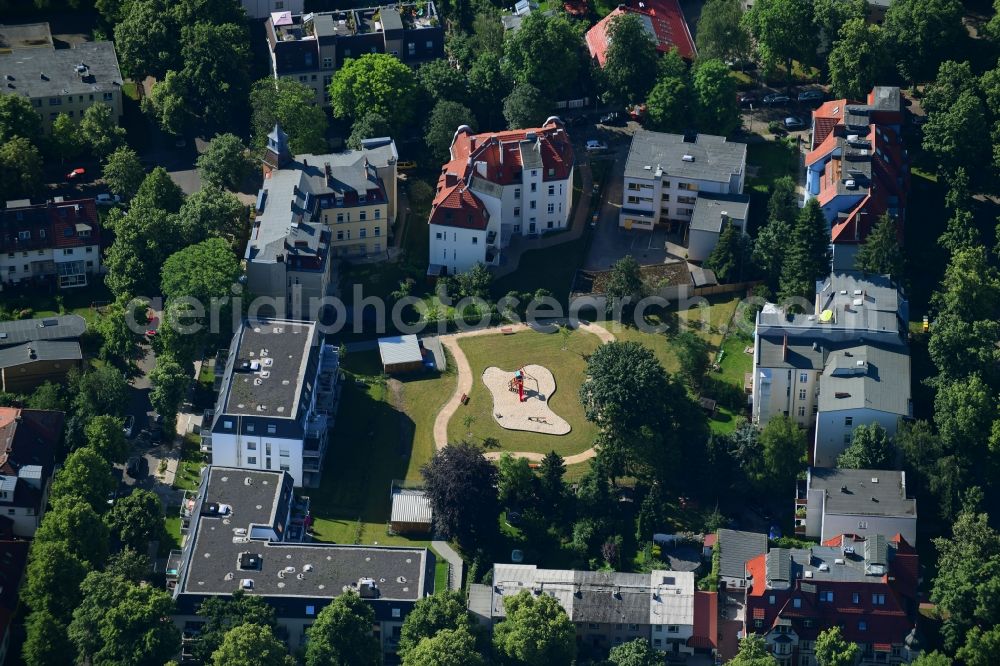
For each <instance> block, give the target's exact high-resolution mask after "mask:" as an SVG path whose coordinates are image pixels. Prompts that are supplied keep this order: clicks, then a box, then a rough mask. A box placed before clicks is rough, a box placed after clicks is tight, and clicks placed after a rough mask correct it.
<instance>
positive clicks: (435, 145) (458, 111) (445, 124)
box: [424, 100, 476, 162]
mask: <svg viewBox="0 0 1000 666" xmlns="http://www.w3.org/2000/svg"><path fill="white" fill-rule="evenodd" d="M460 125H468V126H469V127H470V128H471V129H472V131H473V132H474V131H476V120H475V118H474V117H473V115H472V111H470V110H469V108H468V107H466V106H464V105H463V104H459V103H458V102H451V101H448V100H439V101H438V102H437V103H436V104H435V105H434V108H433V109H431V114H430V117H429V118H428V119H427V133H426V134H425V135H424V142H425V143H426V144H427V147H428V148H430V149H431V150H432V151H433V153H434V156H435V157H436V158H438V159H440V160H441V161H443V162H446V161H448V159H449V153H448V148H449V147H450V146H451V140H452V138H453V137H454V136H455V130H457V129H458V127H459V126H460Z"/></svg>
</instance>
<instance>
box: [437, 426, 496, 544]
mask: <svg viewBox="0 0 1000 666" xmlns="http://www.w3.org/2000/svg"><path fill="white" fill-rule="evenodd" d="M420 472H421V474H422V475H423V478H424V482H425V483H426V484H427V495H428V497H429V498H430V502H431V507H432V509H433V511H434V526H435V528H436V529H437V531H438V533H439V534H441V535H442V536H445V537H447V538H452V539H455V540H457V541H458V542H459V543H460V544H462V546H463V547H470V546H474V545H475V544H477V543H482V542H484V541H487V540H489V539H490V538H491V537H492V536H493V535H494V534H495V532H496V530H497V518H498V517H499V515H500V507H499V504H498V503H497V491H496V483H497V469H496V467H495V466H494V465H493V463H491V462H490V461H488V460H486V458H484V457H483V451H482V449H481V448H480V447H478V446H476V445H475V444H470V443H468V442H460V443H458V444H449V445H448V446H446V447H444V448H443V449H440V450H439V451H437V453H435V454H434V457H433V458H431V460H430V462H428V463H427V464H426V465H424V466H423V468H422V469H421V470H420Z"/></svg>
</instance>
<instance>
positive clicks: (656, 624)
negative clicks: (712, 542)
mask: <svg viewBox="0 0 1000 666" xmlns="http://www.w3.org/2000/svg"><path fill="white" fill-rule="evenodd" d="M472 588H473V589H471V590H470V592H469V600H470V603H469V610H470V611H471V612H472V613H473V615H474V616H476V617H477V618H478V619H479V621H480V623H482V624H485V625H487V626H490V627H492V626H493V625H495V624H496V623H498V622H502V621H503V620H504V618H505V617H506V608H505V606H504V601H505V600H506V599H508V598H509V597H512V596H516V595H518V594H520V593H521V592H523V591H528V592H529V593H531V594H534V595H543V594H547V595H549V596H551V597H553V598H555V599H556V600H557V601H558V602H559V605H561V606H562V607H563V609H564V610H565V611H566V614H567V615H568V616H569V619H570V620H571V621H572V622H573V624H574V626H575V627H576V636H577V642H578V643H580V644H586V645H587V646H589V647H590V648H592V649H596V650H598V651H602V650H603V651H606V650H609V649H610V648H613V647H615V646H616V645H621V644H622V643H627V642H629V641H632V640H635V639H637V638H643V639H645V640H647V641H649V642H650V644H651V645H652V646H653V647H654V648H656V649H657V650H661V651H663V652H667V653H670V654H677V655H684V654H688V655H690V654H694V653H695V652H698V653H702V654H705V653H708V654H711V652H712V651H713V650H714V649H715V646H716V634H717V624H716V622H715V620H714V618H715V617H716V615H717V598H716V593H715V592H700V591H698V590H696V589H695V585H694V573H692V572H690V571H661V570H656V571H652V572H650V573H619V572H613V571H612V572H607V571H574V570H568V569H539V568H537V567H536V566H535V565H533V564H531V565H529V564H494V565H493V585H492V588H490V587H489V586H480V585H473V586H472Z"/></svg>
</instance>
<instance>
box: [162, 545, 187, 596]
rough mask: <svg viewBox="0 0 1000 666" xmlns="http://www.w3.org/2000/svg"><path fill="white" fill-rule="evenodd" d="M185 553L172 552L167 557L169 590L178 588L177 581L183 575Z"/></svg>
mask: <svg viewBox="0 0 1000 666" xmlns="http://www.w3.org/2000/svg"><path fill="white" fill-rule="evenodd" d="M183 560H184V553H183V551H180V550H172V551H170V554H169V555H168V556H167V568H166V571H165V573H166V576H167V589H168V590H173V589H174V588H175V587H176V586H177V580H178V578H180V575H181V565H182V564H183Z"/></svg>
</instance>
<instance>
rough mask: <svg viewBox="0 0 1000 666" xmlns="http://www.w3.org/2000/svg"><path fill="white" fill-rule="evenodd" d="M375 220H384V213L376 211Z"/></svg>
mask: <svg viewBox="0 0 1000 666" xmlns="http://www.w3.org/2000/svg"><path fill="white" fill-rule="evenodd" d="M375 219H376V220H381V219H382V211H381V210H379V209H378V208H376V209H375Z"/></svg>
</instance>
